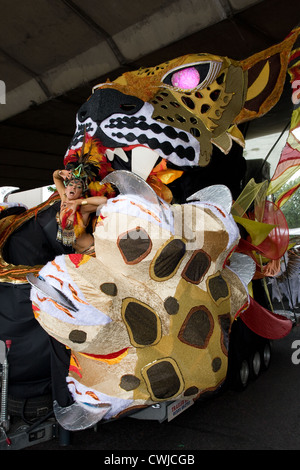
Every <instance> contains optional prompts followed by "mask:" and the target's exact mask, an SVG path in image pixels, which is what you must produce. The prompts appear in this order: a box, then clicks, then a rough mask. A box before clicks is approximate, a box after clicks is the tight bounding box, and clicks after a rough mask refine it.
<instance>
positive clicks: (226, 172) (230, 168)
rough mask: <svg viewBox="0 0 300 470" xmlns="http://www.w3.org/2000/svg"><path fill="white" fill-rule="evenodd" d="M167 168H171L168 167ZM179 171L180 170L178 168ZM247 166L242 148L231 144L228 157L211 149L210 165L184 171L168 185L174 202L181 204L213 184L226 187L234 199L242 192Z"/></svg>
mask: <svg viewBox="0 0 300 470" xmlns="http://www.w3.org/2000/svg"><path fill="white" fill-rule="evenodd" d="M168 166H170V167H171V166H172V165H169V164H168ZM179 169H180V168H179ZM246 169H247V164H246V160H245V158H244V157H243V148H242V147H241V146H240V145H238V144H237V143H235V142H233V145H232V149H231V151H230V153H229V154H228V155H224V154H223V153H222V152H221V150H219V149H218V148H217V147H214V149H213V155H212V158H211V161H210V163H209V164H208V165H207V166H206V167H194V168H190V169H186V171H185V172H184V174H183V175H182V176H181V178H178V179H177V180H175V181H174V182H173V183H171V184H170V185H169V188H170V190H171V191H172V193H173V196H174V202H177V203H180V204H183V203H184V202H186V199H187V198H188V197H189V196H191V195H192V194H194V193H195V192H196V191H199V189H203V188H205V187H207V186H211V185H214V184H224V185H225V186H227V187H228V188H229V189H230V191H231V193H232V196H233V199H236V198H237V197H238V196H239V194H240V193H241V191H242V183H243V178H244V176H245V174H246Z"/></svg>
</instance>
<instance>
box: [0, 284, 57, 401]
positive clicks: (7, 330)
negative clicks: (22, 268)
mask: <svg viewBox="0 0 300 470" xmlns="http://www.w3.org/2000/svg"><path fill="white" fill-rule="evenodd" d="M29 296H30V286H29V284H20V285H15V284H8V283H0V340H2V341H6V340H11V342H12V343H11V348H10V352H9V354H8V364H9V380H8V393H9V395H12V396H14V397H16V398H30V397H36V396H39V395H44V394H48V393H49V392H50V391H51V379H50V376H51V373H50V354H49V347H48V335H47V333H46V332H45V331H44V330H43V329H42V328H41V327H40V325H39V323H38V322H37V321H36V320H35V318H34V316H33V312H32V305H31V302H30V297H29Z"/></svg>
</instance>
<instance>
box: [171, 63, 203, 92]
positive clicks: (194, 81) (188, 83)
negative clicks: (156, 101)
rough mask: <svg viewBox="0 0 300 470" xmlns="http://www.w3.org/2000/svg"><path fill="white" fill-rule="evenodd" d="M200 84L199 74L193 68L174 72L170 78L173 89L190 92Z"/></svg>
mask: <svg viewBox="0 0 300 470" xmlns="http://www.w3.org/2000/svg"><path fill="white" fill-rule="evenodd" d="M199 82H200V74H199V72H198V70H197V69H195V67H188V68H186V69H181V70H179V71H178V72H175V73H174V74H173V76H172V78H171V83H172V85H173V86H174V87H178V88H183V89H187V90H190V89H192V88H195V87H196V86H197V85H198V84H199Z"/></svg>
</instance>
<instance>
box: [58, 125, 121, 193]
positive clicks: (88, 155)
mask: <svg viewBox="0 0 300 470" xmlns="http://www.w3.org/2000/svg"><path fill="white" fill-rule="evenodd" d="M64 165H65V168H66V170H71V171H72V176H71V178H70V179H69V180H67V181H66V184H68V183H69V182H70V181H71V180H73V179H77V180H80V181H81V182H82V183H83V191H84V192H86V191H87V192H88V194H89V195H90V196H106V197H113V196H114V195H115V191H114V190H113V188H112V187H111V185H109V184H105V185H103V184H101V181H102V179H103V178H105V176H107V175H108V173H110V172H111V171H113V168H112V167H111V165H110V163H109V162H108V161H107V158H106V156H105V154H104V147H103V146H102V145H101V143H100V142H99V141H98V140H97V139H95V138H93V137H91V136H89V134H88V133H87V132H86V129H85V130H84V136H83V142H82V146H81V148H80V149H77V150H70V151H69V153H68V154H67V155H66V156H65V159H64Z"/></svg>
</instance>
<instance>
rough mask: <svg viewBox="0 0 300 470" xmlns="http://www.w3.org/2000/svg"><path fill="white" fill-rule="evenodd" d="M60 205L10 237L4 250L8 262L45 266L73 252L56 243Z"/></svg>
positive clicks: (54, 205) (43, 213)
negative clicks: (61, 255)
mask: <svg viewBox="0 0 300 470" xmlns="http://www.w3.org/2000/svg"><path fill="white" fill-rule="evenodd" d="M59 205H60V203H59V202H58V203H55V204H53V206H50V207H49V208H48V209H45V210H44V211H41V212H40V213H38V214H37V216H36V217H32V218H31V219H29V220H28V221H27V222H25V223H24V224H23V225H22V226H21V227H20V228H19V229H18V230H16V231H15V232H14V233H13V234H12V235H11V236H10V237H9V239H8V240H7V242H6V244H5V246H4V249H3V257H4V259H5V261H6V262H8V263H12V264H15V265H18V264H23V265H26V266H35V265H44V264H46V263H47V262H48V261H50V260H52V259H54V258H55V256H57V255H60V254H64V253H71V252H72V251H73V250H72V249H71V248H67V247H64V246H63V245H62V244H61V243H59V242H58V241H56V233H57V222H56V219H55V216H56V213H57V211H58V210H59Z"/></svg>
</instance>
